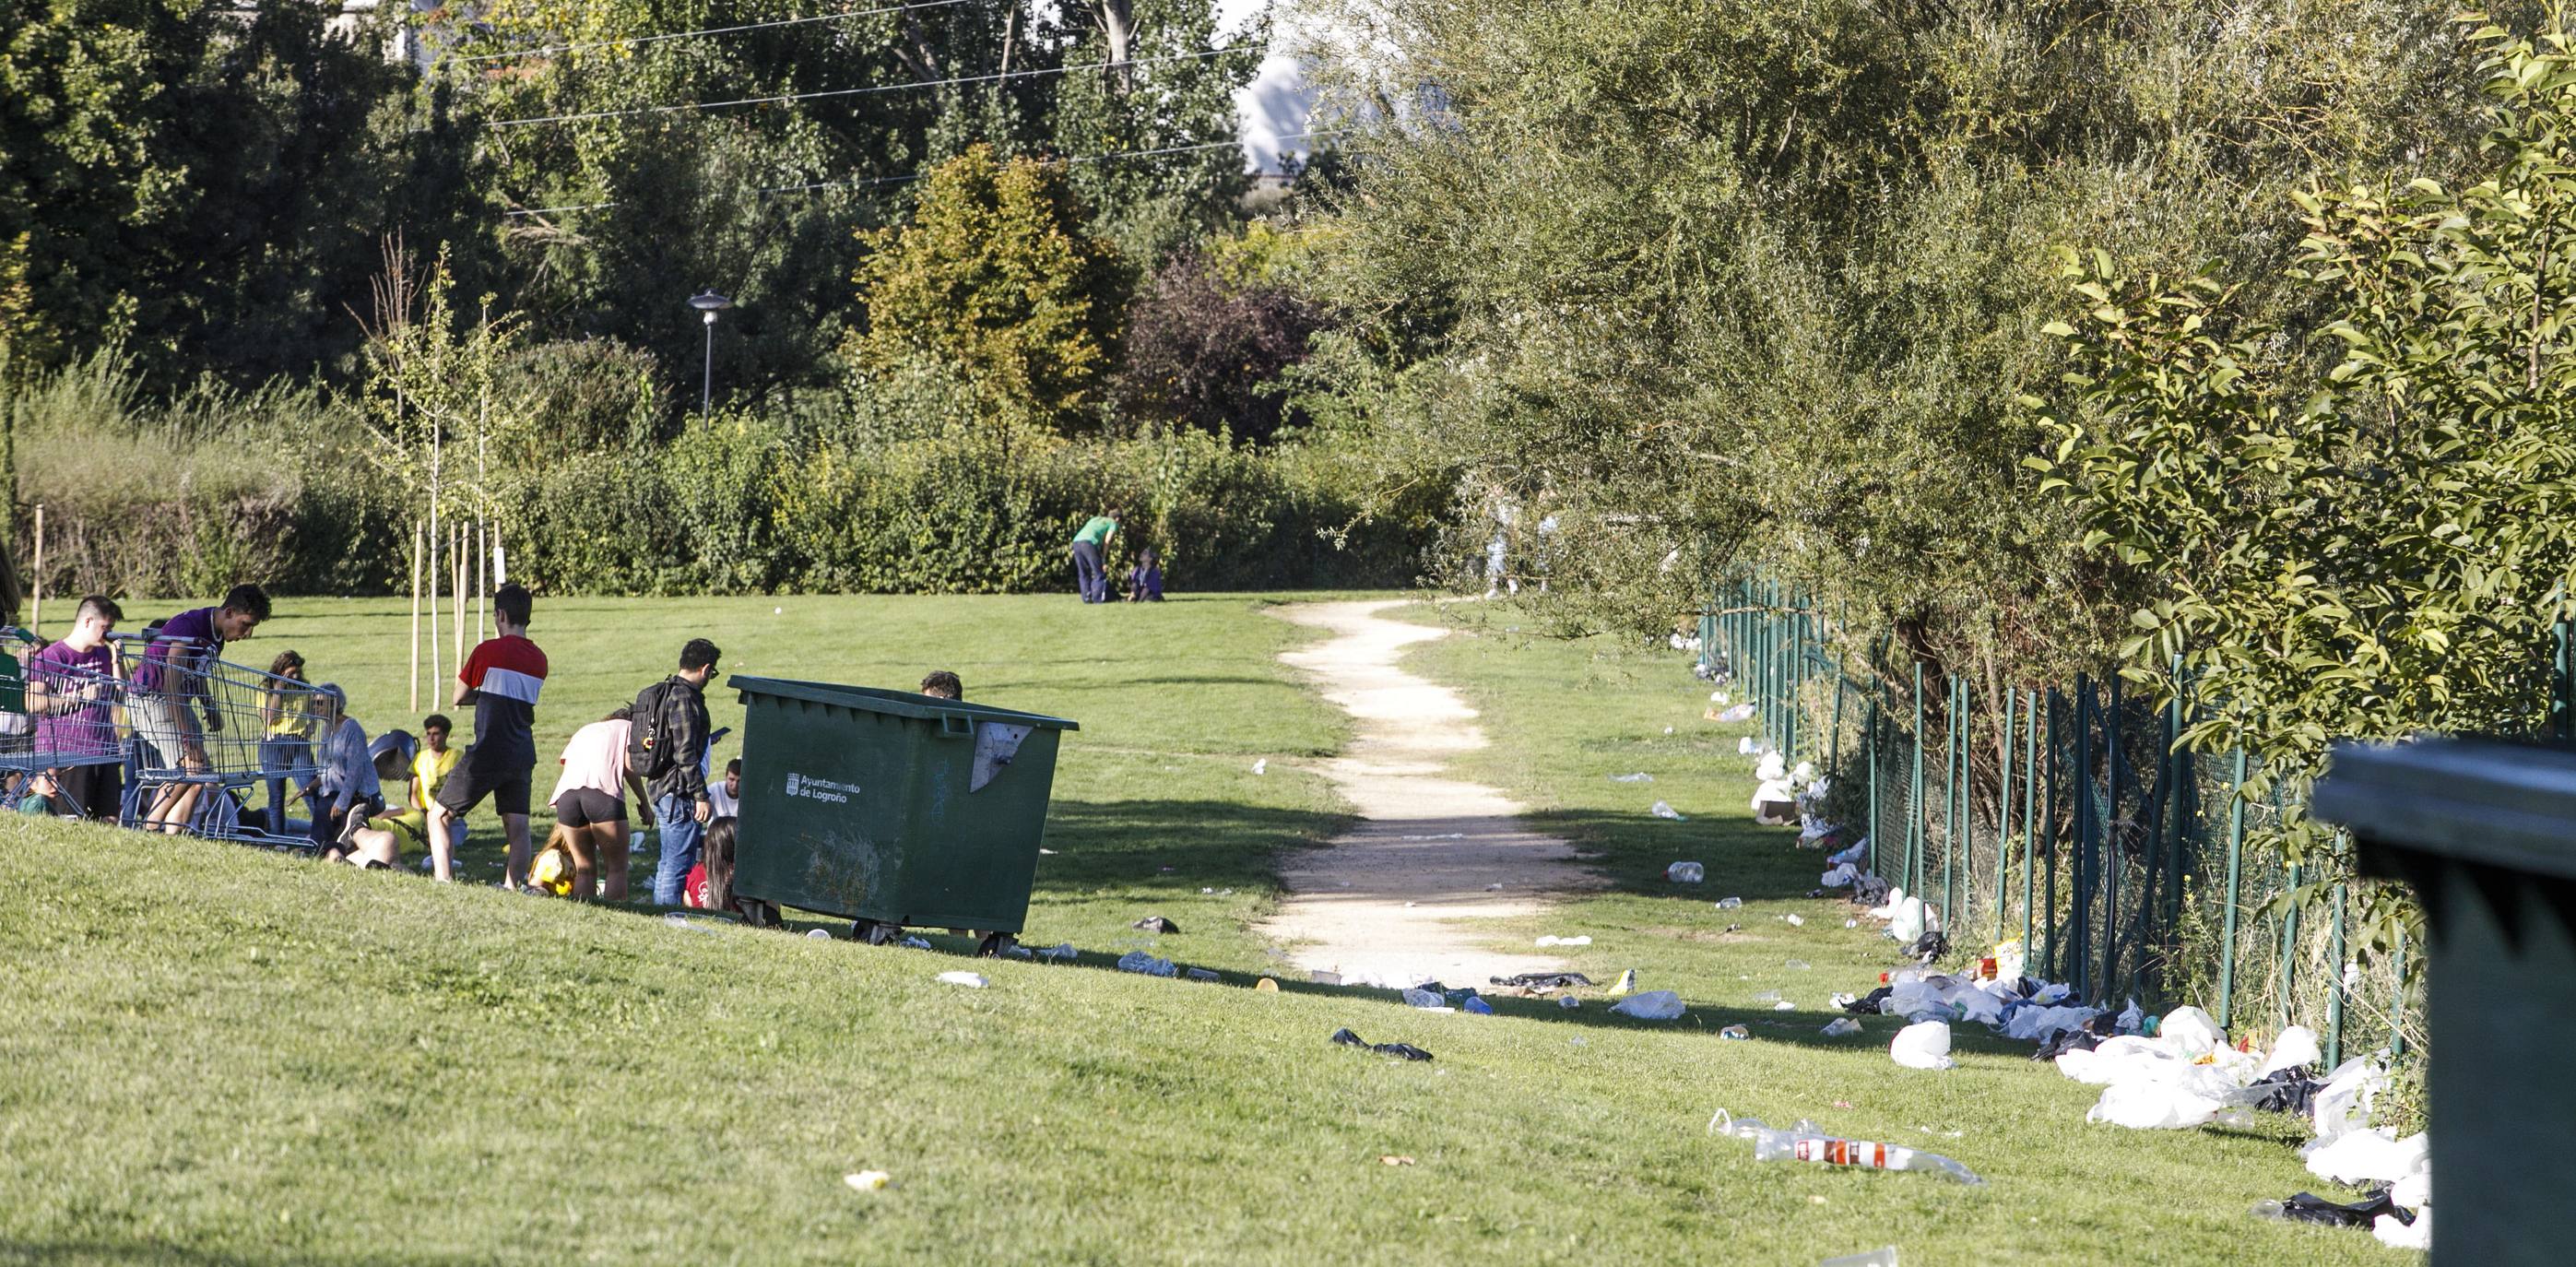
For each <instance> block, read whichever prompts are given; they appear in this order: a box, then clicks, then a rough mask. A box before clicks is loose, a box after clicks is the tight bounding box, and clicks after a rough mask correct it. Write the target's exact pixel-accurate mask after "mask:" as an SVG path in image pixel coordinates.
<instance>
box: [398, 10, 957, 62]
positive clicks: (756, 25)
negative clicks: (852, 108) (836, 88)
mask: <svg viewBox="0 0 2576 1267" xmlns="http://www.w3.org/2000/svg"><path fill="white" fill-rule="evenodd" d="M965 2H966V0H923V2H922V3H920V4H894V5H887V6H885V7H883V8H878V9H853V10H851V11H849V12H847V13H822V14H816V15H814V16H812V17H803V18H780V19H779V20H777V21H775V22H749V23H745V24H743V25H741V26H711V27H708V28H707V29H705V30H703V31H670V32H666V33H664V34H661V35H638V36H634V37H633V38H630V39H623V40H592V41H589V42H588V43H583V44H548V45H546V46H544V47H542V48H516V49H510V50H508V51H506V52H500V53H475V54H472V55H471V56H466V57H451V58H448V59H447V60H448V62H449V64H451V65H453V64H456V63H460V62H488V61H492V60H493V59H495V58H502V57H543V56H546V55H547V54H549V53H578V52H582V51H584V50H587V49H594V48H617V47H620V46H623V45H628V44H657V43H660V42H661V41H663V40H687V39H695V38H697V37H699V36H702V35H733V34H737V33H739V32H743V31H766V30H768V29H770V28H771V27H778V26H801V25H803V24H805V23H808V22H839V21H842V20H844V19H847V18H864V17H868V16H870V15H872V14H878V13H908V12H911V11H913V10H915V9H937V8H942V7H945V6H947V5H952V4H964V3H965Z"/></svg>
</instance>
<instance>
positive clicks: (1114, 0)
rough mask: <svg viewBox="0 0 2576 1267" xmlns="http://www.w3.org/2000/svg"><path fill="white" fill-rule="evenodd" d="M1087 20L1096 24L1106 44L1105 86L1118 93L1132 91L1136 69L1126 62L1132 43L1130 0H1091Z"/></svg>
mask: <svg viewBox="0 0 2576 1267" xmlns="http://www.w3.org/2000/svg"><path fill="white" fill-rule="evenodd" d="M1091 20H1092V21H1093V22H1094V23H1096V24H1098V26H1099V27H1100V35H1101V38H1102V40H1104V41H1105V42H1106V43H1107V44H1108V45H1109V88H1110V91H1112V92H1115V93H1117V94H1118V95H1119V96H1122V97H1123V96H1126V95H1127V94H1128V93H1131V92H1134V91H1135V90H1136V71H1135V68H1134V67H1132V66H1130V65H1129V64H1128V63H1129V62H1130V61H1131V60H1132V59H1133V55H1134V52H1135V42H1136V14H1135V6H1134V0H1094V3H1093V5H1092V7H1091Z"/></svg>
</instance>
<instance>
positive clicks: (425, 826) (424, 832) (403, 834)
mask: <svg viewBox="0 0 2576 1267" xmlns="http://www.w3.org/2000/svg"><path fill="white" fill-rule="evenodd" d="M452 729H454V724H453V723H451V722H449V721H448V720H447V718H446V716H445V715H443V714H439V713H431V714H430V715H429V716H428V717H427V718H425V719H423V720H422V721H421V724H420V736H421V747H420V752H419V754H418V755H416V756H414V757H413V758H412V761H411V790H410V792H409V794H408V795H406V796H405V797H404V798H403V809H402V812H401V813H399V814H387V815H385V816H383V817H381V818H377V819H374V820H371V821H370V822H368V824H367V826H369V827H372V828H375V829H376V830H378V831H386V832H392V833H394V836H395V839H396V840H397V841H399V842H400V843H401V845H403V846H406V847H407V846H414V845H419V846H426V845H427V844H428V843H429V802H430V799H431V798H433V797H435V796H437V795H438V789H439V788H440V787H442V786H445V784H446V783H447V776H448V775H449V774H452V773H454V772H455V770H456V763H457V762H459V761H461V760H463V759H464V758H465V750H464V749H462V748H450V747H448V746H447V736H448V733H449V732H450V731H451V730H452Z"/></svg>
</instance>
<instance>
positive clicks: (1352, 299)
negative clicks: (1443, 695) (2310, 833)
mask: <svg viewBox="0 0 2576 1267" xmlns="http://www.w3.org/2000/svg"><path fill="white" fill-rule="evenodd" d="M1325 7H1326V9H1327V10H1328V11H1329V13H1330V17H1331V24H1332V25H1334V26H1336V27H1338V28H1339V29H1343V30H1347V31H1351V32H1354V33H1355V37H1354V43H1355V44H1357V45H1358V46H1359V47H1361V48H1363V49H1365V50H1367V55H1366V57H1365V58H1361V59H1353V60H1350V61H1348V62H1345V63H1343V64H1340V65H1338V66H1326V67H1324V68H1323V70H1322V72H1321V74H1322V77H1323V78H1324V79H1325V80H1326V81H1327V91H1328V93H1330V94H1331V95H1333V96H1334V97H1336V98H1337V99H1339V100H1342V101H1347V102H1353V103H1361V102H1370V101H1381V102H1385V103H1389V104H1388V106H1387V108H1386V109H1385V110H1384V111H1382V112H1381V113H1382V117H1384V120H1385V122H1384V125H1383V126H1379V127H1375V128H1371V129H1369V130H1367V131H1366V132H1364V133H1361V134H1359V135H1357V136H1354V137H1349V138H1346V148H1347V149H1349V150H1350V151H1351V159H1352V162H1351V168H1352V172H1353V187H1352V189H1351V191H1350V192H1349V193H1348V194H1347V195H1346V196H1343V197H1340V198H1336V199H1333V200H1332V201H1333V204H1334V205H1333V213H1332V215H1331V216H1330V218H1329V220H1328V221H1327V222H1326V224H1325V225H1323V226H1321V231H1322V234H1323V236H1324V237H1325V238H1326V239H1327V240H1329V241H1330V242H1331V243H1332V244H1333V245H1332V247H1331V249H1329V250H1327V251H1324V252H1323V253H1322V256H1323V259H1324V261H1325V264H1324V267H1323V269H1322V270H1321V281H1320V283H1319V293H1320V296H1321V298H1323V299H1324V300H1325V301H1326V302H1328V304H1329V305H1330V306H1331V307H1332V309H1333V311H1334V312H1335V314H1336V319H1337V321H1338V322H1339V323H1340V328H1339V329H1337V330H1336V331H1334V332H1332V333H1329V334H1327V335H1324V336H1321V337H1319V339H1318V341H1317V352H1316V358H1315V362H1314V368H1313V370H1312V371H1311V372H1309V371H1301V372H1300V375H1299V378H1300V380H1301V382H1302V383H1303V387H1302V388H1301V391H1302V392H1303V393H1304V395H1303V397H1302V398H1301V403H1303V404H1305V406H1306V407H1307V408H1308V409H1310V410H1311V411H1313V412H1315V413H1317V414H1318V415H1319V416H1340V415H1344V414H1347V413H1350V412H1353V411H1358V412H1362V413H1365V414H1366V415H1368V416H1369V417H1370V418H1371V419H1372V420H1373V421H1372V430H1371V432H1370V434H1371V435H1372V436H1374V437H1375V438H1376V439H1377V440H1378V442H1379V445H1380V451H1381V452H1383V453H1385V454H1386V455H1387V458H1386V461H1387V485H1388V487H1389V488H1390V489H1394V488H1411V487H1420V486H1424V485H1431V486H1438V487H1444V488H1455V489H1459V490H1462V493H1467V494H1473V495H1479V496H1481V495H1484V493H1485V490H1500V492H1501V494H1502V495H1503V496H1505V497H1506V498H1508V499H1509V500H1513V501H1517V502H1519V503H1521V504H1523V505H1534V504H1537V503H1538V502H1539V501H1541V500H1542V499H1545V500H1546V501H1547V502H1548V504H1550V505H1552V506H1556V507H1559V508H1561V509H1560V511H1559V520H1560V527H1561V531H1560V533H1559V534H1558V542H1557V543H1558V546H1559V548H1560V557H1566V558H1570V559H1573V560H1578V561H1579V566H1580V567H1582V568H1583V569H1585V571H1586V573H1587V575H1586V576H1584V577H1582V578H1581V579H1580V583H1575V582H1573V581H1568V582H1567V583H1563V584H1559V585H1557V586H1555V587H1553V588H1554V591H1555V592H1554V593H1552V594H1551V595H1550V606H1551V610H1552V611H1553V613H1554V614H1555V616H1556V618H1557V623H1558V624H1559V625H1560V626H1561V627H1564V628H1572V629H1598V628H1625V629H1631V630H1640V631H1643V630H1650V629H1661V628H1668V627H1669V626H1670V623H1671V622H1672V621H1673V620H1674V618H1675V617H1677V616H1679V615H1681V614H1683V613H1686V612H1691V611H1694V610H1696V609H1697V608H1698V607H1699V605H1700V604H1701V602H1702V601H1703V600H1704V598H1705V597H1706V595H1707V593H1708V592H1709V588H1710V586H1711V585H1712V583H1713V582H1715V581H1718V580H1722V579H1724V578H1727V577H1730V576H1735V575H1741V574H1743V573H1745V572H1747V571H1752V570H1756V569H1759V570H1762V571H1765V572H1767V573H1769V574H1771V575H1773V576H1775V577H1778V578H1779V579H1783V580H1787V581H1792V582H1795V583H1797V584H1799V585H1800V586H1801V587H1803V588H1807V589H1810V590H1812V592H1813V593H1814V594H1815V595H1816V598H1817V600H1818V601H1820V602H1822V603H1824V604H1825V605H1827V606H1828V608H1830V609H1834V610H1839V611H1841V612H1842V613H1844V615H1845V616H1846V617H1847V622H1848V623H1847V626H1846V627H1847V628H1850V629H1852V630H1855V631H1856V634H1855V637H1856V638H1857V639H1860V640H1865V643H1866V644H1875V643H1876V642H1877V641H1878V640H1879V639H1881V638H1882V637H1884V638H1889V639H1893V640H1894V643H1895V645H1896V647H1897V648H1898V649H1899V653H1900V654H1899V656H1898V663H1902V662H1903V661H1904V660H1906V659H1911V660H1914V661H1917V662H1920V663H1923V664H1925V665H1926V666H1927V667H1928V668H1929V669H1930V670H1931V671H1932V674H1933V676H1934V680H1935V684H1936V686H1937V685H1939V684H1940V682H1939V678H1940V675H1942V674H1943V673H1945V672H1953V671H1954V672H1959V673H1963V674H1968V675H1971V676H1973V677H1974V678H1976V679H1977V681H1978V683H1979V685H1980V687H1981V689H1983V690H1986V691H1988V692H1990V694H1989V699H1990V701H1991V703H1992V704H1993V706H1994V708H1995V711H1996V712H1998V713H1999V712H2000V710H2001V699H2000V697H1999V692H2000V691H2001V689H2002V688H2003V687H2004V685H2005V683H2006V680H2007V679H2008V678H2010V677H2023V678H2025V680H2056V679H2059V678H2060V677H2061V675H2064V674H2066V673H2068V671H2070V670H2072V669H2073V668H2075V667H2078V666H2092V665H2098V663H2099V662H2100V661H2101V660H2102V659H2104V658H2107V655H2108V653H2109V650H2110V643H2111V641H2112V638H2113V637H2114V636H2115V632H2116V622H2117V621H2119V620H2120V619H2123V618H2124V616H2125V612H2126V610H2127V605H2126V604H2125V603H2124V601H2123V596H2122V595H2121V594H2120V593H2118V592H2116V585H2117V578H2115V577H2112V576H2110V575H2108V574H2107V573H2106V571H2105V569H2104V568H2103V567H2102V565H2101V564H2100V562H2099V561H2098V560H2096V559H2093V558H2091V557H2090V556H2088V555H2086V554H2084V553H2083V552H2082V551H2080V550H2079V549H2078V548H2077V546H2078V543H2079V540H2080V538H2081V535H2082V530H2081V529H2080V527H2078V526H2077V525H2076V523H2075V519H2074V515H2073V513H2072V512H2071V511H2070V510H2069V509H2068V508H2067V507H2065V506H2064V505H2062V504H2060V503H2058V502H2056V501H2054V500H2052V499H2047V498H2039V497H2034V496H2032V495H2031V482H2030V480H2029V478H2028V477H2027V476H2026V475H2025V474H2024V473H2023V472H2021V471H2020V469H2019V462H2020V460H2021V458H2023V457H2025V456H2027V455H2029V454H2030V453H2032V452H2034V451H2036V449H2037V446H2038V445H2039V443H2040V438H2039V434H2038V432H2037V430H2036V428H2035V426H2034V425H2033V424H2032V422H2031V421H2030V419H2029V418H2028V417H2027V416H2026V415H2025V414H2023V412H2022V411H2021V410H2020V408H2019V407H2018V406H2017V404H2016V403H2015V402H2016V399H2017V397H2018V396H2019V395H2021V394H2023V393H2025V392H2028V391H2031V390H2032V389H2034V388H2035V387H2044V386H2045V385H2046V384H2047V383H2048V382H2050V381H2051V380H2052V378H2053V377H2054V375H2055V374H2057V373H2058V372H2059V370H2060V363H2059V359H2058V358H2059V355H2060V353H2059V350H2058V349H2057V347H2056V346H2055V345H2054V344H2053V342H2052V341H2051V340H2049V339H2047V338H2045V337H2044V336H2042V335H2040V333H2039V326H2040V325H2041V324H2042V323H2043V322H2044V321H2046V320H2048V319H2049V318H2051V317H2053V316H2055V315H2056V310H2057V306H2058V302H2059V299H2058V296H2059V290H2058V287H2057V284H2056V283H2055V282H2054V281H2053V280H2052V278H2051V277H2050V275H2049V271H2048V270H2049V263H2048V255H2047V248H2048V246H2049V245H2051V244H2052V243H2057V242H2065V241H2078V240H2095V239H2098V238H2101V237H2104V236H2117V237H2118V238H2119V239H2120V240H2121V241H2122V242H2123V243H2125V244H2126V245H2127V246H2128V247H2129V248H2130V249H2131V250H2132V251H2134V252H2135V253H2136V255H2137V256H2138V257H2140V258H2141V259H2143V260H2150V261H2155V262H2157V263H2158V264H2160V265H2163V266H2168V267H2189V266H2191V265H2195V264H2198V263H2200V262H2203V261H2209V260H2217V261H2223V262H2225V263H2227V264H2229V265H2236V266H2243V267H2244V268H2245V269H2246V271H2247V272H2248V273H2250V274H2254V275H2259V274H2260V269H2261V266H2262V265H2264V264H2266V263H2277V262H2279V261H2282V260H2284V259H2286V258H2287V257H2288V255H2289V253H2290V252H2291V251H2292V250H2293V249H2294V248H2295V246H2296V243H2297V240H2298V237H2299V229H2298V226H2297V225H2296V224H2295V222H2294V221H2293V220H2292V218H2291V217H2290V216H2289V215H2287V214H2285V212H2284V210H2283V208H2285V206H2286V204H2285V203H2284V202H2283V201H2282V199H2281V195H2282V194H2284V193H2286V192H2287V191H2288V190H2290V189H2292V188H2295V187H2298V186H2299V185H2301V184H2304V183H2306V182H2307V181H2309V180H2310V179H2312V177H2313V174H2314V173H2315V172H2317V171H2319V170H2320V169H2325V170H2342V169H2345V168H2357V169H2367V170H2379V171H2396V172H2405V173H2407V174H2413V173H2415V172H2417V171H2422V172H2425V173H2428V174H2437V175H2438V174H2439V173H2440V172H2442V171H2443V170H2444V169H2445V166H2446V165H2447V164H2451V163H2456V162H2457V161H2458V160H2459V158H2460V156H2461V155H2462V154H2463V153H2464V152H2465V150H2466V148H2467V144H2468V142H2469V139H2470V138H2471V137H2472V136H2473V134H2474V127H2475V115H2474V110H2473V109H2472V106H2473V87H2474V85H2473V83H2472V82H2471V77H2470V75H2469V74H2468V73H2467V70H2466V67H2465V65H2464V64H2463V63H2462V61H2461V59H2460V58H2459V57H2458V45H2457V42H2456V39H2455V38H2453V35H2452V33H2451V32H2450V31H2449V30H2448V28H2447V27H2446V25H2445V23H2444V15H2442V14H2440V13H2437V12H2432V11H2429V10H2426V9H2425V8H2424V7H2423V6H2420V5H2410V4H2400V3H2393V2H2391V3H2377V2H2367V3H2356V4H2349V5H2332V6H2320V5H2310V4H2299V3H2291V2H2290V0H2258V2H2257V3H2254V4H2250V5H2249V4H2246V3H2242V2H2241V0H2223V2H2222V0H2188V2H2186V3H2172V2H2171V0H2044V2H2042V3H2020V2H2014V3H2007V2H2005V0H1966V2H1963V3H1954V4H1942V5H1900V6H1889V5H1879V4H1864V3H1857V2H1854V0H1800V2H1798V3H1788V4H1781V3H1769V2H1756V0H1721V2H1717V3H1710V2H1706V0H1619V2H1617V3H1613V2H1611V0H1572V2H1569V3H1561V4H1551V5H1526V4H1515V3H1511V2H1509V0H1349V2H1348V3H1331V4H1327V5H1326V6H1325ZM2285 66H2295V67H2297V68H2298V70H2297V73H2295V74H2285V73H2282V68H2283V67H2285ZM1435 87H1436V91H1435V90H1434V89H1435ZM2245 301H2246V302H2247V303H2248V304H2249V305H2252V306H2253V307H2255V308H2257V309H2259V310H2262V311H2267V312H2276V313H2280V314H2281V315H2283V316H2285V317H2286V316H2289V315H2291V310H2292V309H2293V308H2294V307H2295V306H2296V305H2297V304H2299V303H2301V302H2304V300H2303V299H2301V298H2300V297H2298V296H2295V295H2290V294H2287V293H2284V292H2283V291H2281V290H2280V289H2279V288H2277V287H2273V286H2268V285H2266V286H2261V287H2257V288H2255V289H2254V290H2252V291H2249V292H2248V293H2247V294H2246V296H2245ZM1523 518H1524V519H1526V518H1528V517H1527V516H1524V517H1523ZM1455 544H1457V545H1459V546H1461V547H1464V546H1467V545H1468V544H1470V543H1469V542H1467V541H1464V540H1462V541H1460V542H1457V543H1455ZM1516 553H1527V551H1525V550H1524V551H1518V552H1516ZM1450 557H1452V558H1455V559H1458V560H1460V561H1461V562H1462V563H1463V562H1464V560H1465V559H1466V558H1467V557H1468V551H1467V550H1466V549H1463V548H1462V549H1456V550H1452V551H1450ZM1560 575H1562V574H1561V573H1560ZM1909 676H1910V675H1909Z"/></svg>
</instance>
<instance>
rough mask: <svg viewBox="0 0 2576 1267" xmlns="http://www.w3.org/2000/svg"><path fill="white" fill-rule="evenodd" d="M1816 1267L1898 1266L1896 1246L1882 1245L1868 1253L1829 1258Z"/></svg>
mask: <svg viewBox="0 0 2576 1267" xmlns="http://www.w3.org/2000/svg"><path fill="white" fill-rule="evenodd" d="M1816 1267H1897V1262H1896V1247H1895V1246H1893V1245H1881V1246H1879V1247H1878V1248H1876V1249H1873V1250H1871V1251H1869V1252H1868V1253H1866V1254H1845V1255H1843V1256H1842V1257H1840V1258H1828V1259H1826V1260H1825V1261H1823V1262H1821V1263H1818V1264H1816Z"/></svg>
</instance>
